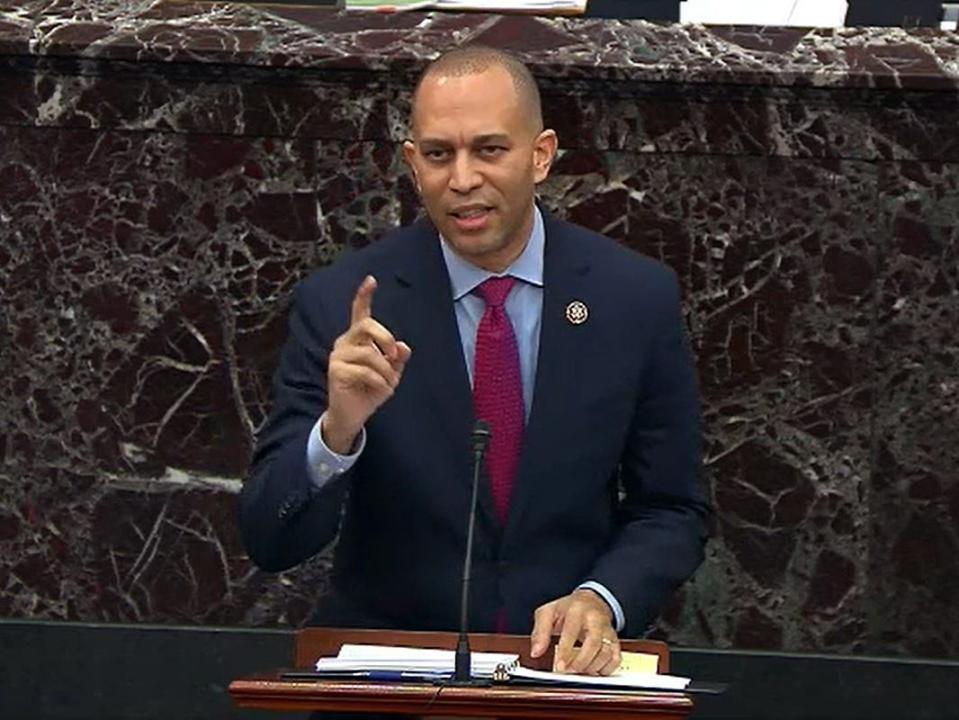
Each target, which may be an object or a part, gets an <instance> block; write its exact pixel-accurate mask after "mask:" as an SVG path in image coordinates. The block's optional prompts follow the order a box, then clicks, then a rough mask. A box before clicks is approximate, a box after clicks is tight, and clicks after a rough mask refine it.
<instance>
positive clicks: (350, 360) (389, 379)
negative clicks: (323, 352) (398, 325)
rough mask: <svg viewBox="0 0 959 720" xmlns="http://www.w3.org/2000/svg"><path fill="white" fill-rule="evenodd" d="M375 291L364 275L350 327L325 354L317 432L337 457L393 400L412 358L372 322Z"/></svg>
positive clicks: (370, 279)
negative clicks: (323, 403)
mask: <svg viewBox="0 0 959 720" xmlns="http://www.w3.org/2000/svg"><path fill="white" fill-rule="evenodd" d="M375 291H376V278H374V277H373V276H372V275H367V276H366V277H365V278H364V279H363V282H362V283H360V287H359V288H358V289H357V291H356V296H355V297H354V298H353V308H352V311H351V317H350V327H349V329H348V330H347V331H346V332H345V333H343V334H342V335H340V336H339V337H338V338H337V339H336V342H335V343H334V344H333V352H332V353H330V362H329V369H328V371H327V391H328V394H329V405H328V406H327V409H326V414H325V415H324V416H323V423H322V425H321V427H320V431H321V433H322V435H323V442H325V443H326V446H327V447H328V448H329V449H330V450H332V451H333V452H335V453H338V454H340V455H347V454H349V452H350V450H351V449H352V447H353V442H354V441H355V440H356V436H357V435H359V433H360V430H362V429H363V426H364V425H365V424H366V421H367V420H368V419H369V418H370V416H371V415H372V414H373V413H374V412H376V410H377V409H378V408H379V407H380V406H381V405H382V404H383V403H384V402H386V401H387V400H388V399H389V398H391V397H392V396H393V393H394V392H395V391H396V388H397V386H398V385H399V383H400V379H401V378H402V377H403V368H404V367H406V362H407V361H408V360H409V359H410V355H412V352H413V351H412V350H410V346H409V345H407V344H406V343H405V342H402V341H398V340H397V339H396V338H394V337H393V334H392V333H391V332H390V331H389V330H387V329H386V328H385V327H383V326H382V325H380V323H378V322H377V321H376V320H374V319H373V293H374V292H375Z"/></svg>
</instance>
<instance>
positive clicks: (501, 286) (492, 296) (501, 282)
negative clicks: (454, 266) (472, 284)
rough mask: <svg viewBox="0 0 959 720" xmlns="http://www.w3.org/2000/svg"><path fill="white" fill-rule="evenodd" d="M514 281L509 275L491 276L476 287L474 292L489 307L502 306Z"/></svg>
mask: <svg viewBox="0 0 959 720" xmlns="http://www.w3.org/2000/svg"><path fill="white" fill-rule="evenodd" d="M515 282H516V280H515V279H513V278H511V277H491V278H487V279H486V280H484V281H483V282H482V283H480V284H479V285H478V286H477V287H476V292H477V294H479V296H480V297H481V298H483V300H484V301H485V302H486V304H487V305H488V306H490V307H502V306H503V303H505V302H506V296H507V295H509V291H510V290H512V289H513V285H514V283H515Z"/></svg>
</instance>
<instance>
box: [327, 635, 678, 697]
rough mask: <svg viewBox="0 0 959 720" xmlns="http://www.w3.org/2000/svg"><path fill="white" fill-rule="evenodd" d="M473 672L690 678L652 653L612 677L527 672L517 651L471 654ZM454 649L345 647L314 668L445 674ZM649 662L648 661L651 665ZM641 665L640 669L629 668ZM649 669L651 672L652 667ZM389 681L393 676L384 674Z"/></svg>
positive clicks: (629, 682) (534, 677) (671, 684)
mask: <svg viewBox="0 0 959 720" xmlns="http://www.w3.org/2000/svg"><path fill="white" fill-rule="evenodd" d="M471 657H472V671H473V676H474V677H480V678H490V677H493V674H494V672H495V671H496V670H500V671H503V672H505V674H506V675H508V676H509V678H510V679H516V680H525V681H532V682H536V683H543V684H564V685H568V684H571V685H596V686H603V687H618V688H643V689H654V690H684V689H685V688H686V687H687V686H688V685H689V683H690V679H689V678H685V677H678V676H676V675H660V674H657V673H656V672H655V661H656V656H655V655H651V656H642V655H638V654H636V655H633V656H632V657H630V658H629V660H630V662H628V663H627V664H626V666H625V667H621V668H620V669H619V670H617V671H616V672H615V673H613V674H612V675H607V676H590V675H571V674H567V673H555V672H543V671H541V670H530V669H529V668H524V667H522V666H521V665H520V664H519V655H516V654H512V653H490V652H474V653H472V655H471ZM454 662H455V653H454V652H453V651H452V650H434V649H429V648H413V647H397V646H392V645H343V647H342V648H340V652H339V654H338V655H337V656H336V657H335V658H332V657H331V658H320V659H319V660H317V661H316V671H317V672H319V673H329V674H333V675H345V674H349V675H357V676H360V675H362V676H367V677H379V676H380V675H381V674H384V673H397V674H401V675H402V676H403V677H407V676H417V677H421V676H447V675H452V674H453V667H454ZM650 663H652V664H650ZM630 665H632V667H634V668H641V671H640V672H637V671H636V670H633V669H630ZM651 668H652V670H651ZM384 679H393V678H384Z"/></svg>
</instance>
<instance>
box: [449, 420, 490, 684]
mask: <svg viewBox="0 0 959 720" xmlns="http://www.w3.org/2000/svg"><path fill="white" fill-rule="evenodd" d="M490 437H491V434H490V429H489V424H488V423H487V422H486V421H485V420H477V421H476V424H474V425H473V432H472V433H471V434H470V444H471V445H472V447H473V497H472V499H471V500H470V516H469V528H468V529H467V531H466V557H465V558H464V561H463V587H462V591H461V596H460V635H459V639H458V640H457V642H456V663H455V666H454V667H455V671H454V673H453V678H452V679H451V680H450V682H449V684H450V685H489V684H490V683H489V681H487V680H483V679H477V680H474V679H473V672H472V665H471V658H470V641H469V637H468V636H467V635H466V628H467V625H468V620H467V617H468V609H469V594H470V575H471V569H472V565H473V533H474V531H475V529H476V498H477V495H478V493H479V480H480V474H481V470H482V466H483V455H484V454H485V453H486V448H487V446H488V445H489V441H490Z"/></svg>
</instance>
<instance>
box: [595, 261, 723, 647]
mask: <svg viewBox="0 0 959 720" xmlns="http://www.w3.org/2000/svg"><path fill="white" fill-rule="evenodd" d="M668 278H669V282H668V283H667V286H666V288H665V289H664V291H663V292H662V293H661V302H660V303H659V304H658V308H659V309H658V314H657V316H656V320H657V321H656V323H655V331H654V334H653V336H652V339H651V341H650V344H649V348H648V350H647V362H646V364H645V366H644V371H643V377H642V378H641V381H640V390H639V393H638V396H637V403H636V408H635V412H634V414H633V420H632V424H631V427H630V430H629V434H628V438H627V442H626V448H625V452H624V454H623V457H622V459H621V462H620V473H621V479H622V486H623V497H622V498H621V502H620V505H619V513H620V517H619V518H618V519H619V523H618V529H617V531H616V533H615V536H614V539H613V542H612V543H611V545H610V547H609V549H608V551H607V552H605V553H604V554H603V555H601V556H600V557H599V559H598V560H597V562H596V564H595V565H594V567H593V572H592V573H591V575H590V577H589V578H588V579H590V580H594V581H596V582H599V583H601V584H602V585H604V586H605V587H606V588H607V589H608V590H609V591H610V592H611V593H612V594H613V595H614V596H615V597H616V599H617V600H618V601H619V603H620V605H621V606H622V607H623V609H624V611H625V615H626V628H625V634H626V635H633V636H635V635H639V634H642V633H643V632H644V631H645V630H646V628H647V626H648V625H649V624H650V623H651V622H652V621H653V620H654V619H655V618H656V616H657V615H658V614H659V612H660V611H661V610H662V608H663V606H664V605H665V604H666V602H667V601H668V600H669V598H670V596H671V594H672V593H673V591H674V590H675V589H676V587H677V586H679V585H680V584H681V583H682V582H683V581H684V580H686V579H687V578H688V577H689V576H690V575H691V574H692V573H693V571H694V570H695V569H696V568H697V567H698V566H699V565H700V563H701V562H702V560H703V547H704V544H705V541H706V518H707V516H708V514H709V506H708V503H707V501H706V498H705V494H704V490H703V486H702V428H701V410H700V399H699V388H698V383H697V380H696V373H695V369H694V366H693V359H692V354H691V352H690V349H689V346H688V343H687V341H686V334H685V326H684V323H683V318H682V311H681V307H680V300H679V288H678V285H677V282H676V278H675V275H674V274H673V273H672V272H670V273H669V276H668Z"/></svg>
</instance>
